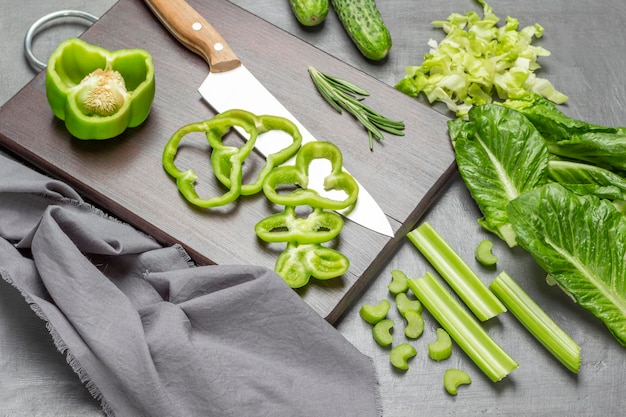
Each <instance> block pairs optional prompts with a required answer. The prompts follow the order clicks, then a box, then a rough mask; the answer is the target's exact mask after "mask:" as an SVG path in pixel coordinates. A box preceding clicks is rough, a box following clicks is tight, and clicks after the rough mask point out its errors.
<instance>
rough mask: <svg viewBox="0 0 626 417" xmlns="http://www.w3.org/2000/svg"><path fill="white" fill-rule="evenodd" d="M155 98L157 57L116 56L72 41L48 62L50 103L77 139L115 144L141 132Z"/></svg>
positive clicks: (139, 52) (125, 52) (132, 52)
mask: <svg viewBox="0 0 626 417" xmlns="http://www.w3.org/2000/svg"><path fill="white" fill-rule="evenodd" d="M154 94H155V81H154V65H153V63H152V56H151V55H150V54H149V53H148V52H147V51H145V50H143V49H121V50H118V51H114V52H111V51H108V50H106V49H104V48H101V47H99V46H95V45H91V44H89V43H87V42H85V41H83V40H81V39H78V38H70V39H67V40H65V41H63V42H62V43H61V44H59V46H58V47H57V49H56V50H55V51H54V52H53V53H52V55H51V56H50V59H49V61H48V66H47V70H46V96H47V98H48V103H49V104H50V107H51V109H52V112H53V113H54V115H55V116H56V117H58V118H59V119H61V120H64V121H65V126H66V128H67V130H68V131H69V132H70V133H71V134H72V135H73V136H75V137H76V138H78V139H110V138H113V137H115V136H118V135H119V134H121V133H122V132H124V131H125V130H126V129H127V128H129V127H136V126H139V125H140V124H142V123H143V122H144V121H145V120H146V118H147V117H148V114H149V113H150V109H151V107H152V101H153V99H154Z"/></svg>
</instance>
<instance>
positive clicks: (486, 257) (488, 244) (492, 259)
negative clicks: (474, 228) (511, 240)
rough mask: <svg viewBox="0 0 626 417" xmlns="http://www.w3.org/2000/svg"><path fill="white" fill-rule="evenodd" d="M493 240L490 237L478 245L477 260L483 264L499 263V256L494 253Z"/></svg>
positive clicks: (492, 264)
mask: <svg viewBox="0 0 626 417" xmlns="http://www.w3.org/2000/svg"><path fill="white" fill-rule="evenodd" d="M492 249H493V242H492V241H491V240H489V239H485V240H483V241H481V242H480V243H479V244H478V246H477V247H476V260H477V261H478V262H480V264H481V265H485V266H494V265H495V264H497V263H498V257H497V256H496V255H494V254H493V252H492Z"/></svg>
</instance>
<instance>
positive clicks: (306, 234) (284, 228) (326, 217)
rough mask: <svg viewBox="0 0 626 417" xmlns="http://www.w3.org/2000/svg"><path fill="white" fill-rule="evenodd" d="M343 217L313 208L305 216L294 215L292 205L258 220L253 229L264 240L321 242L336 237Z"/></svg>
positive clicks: (341, 226) (341, 225)
mask: <svg viewBox="0 0 626 417" xmlns="http://www.w3.org/2000/svg"><path fill="white" fill-rule="evenodd" d="M343 224H344V222H343V219H342V218H341V216H340V215H339V214H337V213H334V212H332V211H324V210H322V209H321V208H315V209H313V211H312V212H311V213H310V214H309V215H308V217H306V218H301V217H297V216H296V210H295V207H293V206H286V207H285V210H284V211H283V212H282V213H277V214H274V215H271V216H269V217H266V218H265V219H263V220H261V221H260V222H258V223H257V224H256V225H255V227H254V231H255V232H256V234H257V236H259V238H261V239H262V240H264V241H266V242H292V243H293V242H298V243H323V242H328V241H329V240H331V239H334V238H335V237H337V235H338V234H339V232H340V231H341V229H342V228H343Z"/></svg>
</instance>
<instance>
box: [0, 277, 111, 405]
mask: <svg viewBox="0 0 626 417" xmlns="http://www.w3.org/2000/svg"><path fill="white" fill-rule="evenodd" d="M0 276H1V277H2V279H4V280H5V281H6V282H7V283H9V284H10V285H11V286H12V287H13V288H15V289H16V290H18V291H19V293H20V294H21V295H22V297H23V298H24V300H25V301H26V303H27V304H28V306H29V307H30V308H31V310H33V312H34V313H35V314H36V315H37V317H39V318H40V319H41V320H43V321H44V322H45V325H46V329H47V330H48V333H49V334H50V336H51V338H52V342H53V343H54V346H55V348H56V349H57V351H59V353H61V354H62V355H64V356H65V360H66V361H67V364H68V365H69V366H70V368H71V369H72V370H73V371H74V373H76V375H78V378H79V379H80V382H81V383H82V384H83V385H84V386H85V388H87V391H88V392H89V394H90V395H91V396H92V397H93V398H94V399H95V400H96V401H98V402H99V403H100V407H101V408H102V411H104V413H105V414H106V415H107V416H108V417H115V412H114V411H113V408H112V407H111V406H110V405H109V403H108V402H107V401H106V399H105V398H104V396H103V395H102V392H100V390H99V389H98V387H97V386H96V384H95V383H94V382H93V381H92V380H91V378H90V377H89V375H88V374H87V372H86V371H85V370H84V368H83V367H82V365H81V364H80V361H79V360H78V359H77V358H76V357H75V356H74V354H73V353H72V351H71V350H70V349H69V347H68V346H67V344H66V343H65V341H64V340H63V338H62V337H61V335H60V334H59V333H58V332H57V330H56V329H55V328H54V326H53V325H52V323H50V321H49V320H48V317H47V316H46V314H45V313H44V312H43V310H42V309H41V307H40V306H39V305H38V304H37V303H36V302H35V301H34V300H33V299H32V297H31V296H30V295H29V294H28V293H26V292H25V291H23V290H22V289H21V288H20V287H19V286H18V285H17V284H16V283H15V281H13V279H12V278H11V276H10V274H9V273H8V272H7V271H6V270H5V269H3V268H0Z"/></svg>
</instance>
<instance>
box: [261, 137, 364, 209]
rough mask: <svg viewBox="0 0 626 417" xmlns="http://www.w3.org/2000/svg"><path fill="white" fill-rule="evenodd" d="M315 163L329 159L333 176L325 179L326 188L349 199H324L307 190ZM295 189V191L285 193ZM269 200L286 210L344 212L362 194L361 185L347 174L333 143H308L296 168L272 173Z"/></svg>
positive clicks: (267, 192)
mask: <svg viewBox="0 0 626 417" xmlns="http://www.w3.org/2000/svg"><path fill="white" fill-rule="evenodd" d="M315 159H327V160H328V161H330V163H331V172H330V174H329V175H328V176H326V178H324V188H325V189H326V190H327V191H329V190H338V191H343V192H344V193H345V194H346V197H345V198H344V199H343V200H336V199H333V198H329V197H326V196H323V195H321V194H320V193H318V192H317V191H315V190H313V189H310V188H307V186H308V184H309V175H308V172H309V165H311V162H313V160H315ZM288 187H293V188H294V189H293V191H291V192H289V193H282V192H279V191H278V190H284V189H286V188H288ZM263 191H264V192H265V196H266V197H267V198H268V200H270V201H271V202H273V203H275V204H280V205H284V206H302V205H307V206H311V207H318V208H323V209H328V210H341V209H344V208H347V207H350V206H352V205H353V204H354V203H355V202H356V199H357V197H358V194H359V185H358V184H357V182H356V180H355V179H354V178H353V177H352V175H350V174H348V173H347V172H345V171H343V157H342V155H341V151H340V150H339V148H338V147H337V146H336V145H335V144H333V143H332V142H318V141H313V142H308V143H306V144H305V145H302V148H301V149H300V151H299V152H298V154H297V155H296V161H295V164H294V165H287V166H280V167H278V168H276V169H274V170H273V171H272V172H270V173H269V175H268V176H267V178H266V179H265V183H264V184H263Z"/></svg>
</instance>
